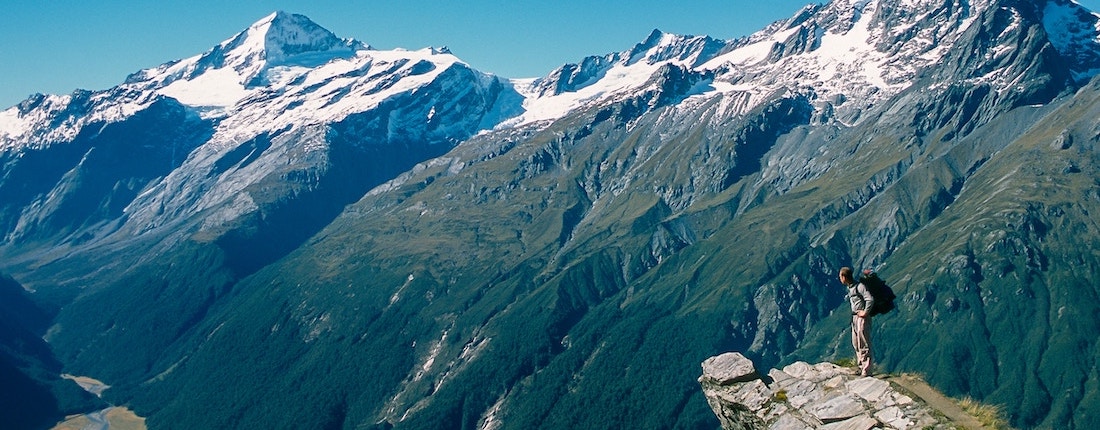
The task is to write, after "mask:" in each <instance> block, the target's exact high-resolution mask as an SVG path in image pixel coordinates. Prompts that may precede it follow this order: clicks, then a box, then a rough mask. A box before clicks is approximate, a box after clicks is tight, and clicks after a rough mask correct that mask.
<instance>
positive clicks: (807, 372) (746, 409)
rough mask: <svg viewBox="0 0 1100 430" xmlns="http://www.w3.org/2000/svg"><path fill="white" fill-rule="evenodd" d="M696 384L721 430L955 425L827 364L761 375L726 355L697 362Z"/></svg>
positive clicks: (885, 384)
mask: <svg viewBox="0 0 1100 430" xmlns="http://www.w3.org/2000/svg"><path fill="white" fill-rule="evenodd" d="M699 384H700V385H702V387H703V394H704V395H706V397H707V403H709V404H710V407H711V409H713V410H714V413H715V415H717V416H718V420H719V421H720V422H721V424H722V428H723V429H726V430H733V429H737V430H749V429H754V430H755V429H807V428H812V429H830V430H841V429H843V430H869V429H873V428H886V429H902V430H904V429H913V428H916V429H928V428H934V429H951V428H956V427H957V426H956V425H955V424H954V423H952V422H950V421H949V419H947V418H946V417H945V416H944V415H943V414H941V413H939V412H938V411H936V410H935V409H933V408H931V407H930V406H928V405H927V404H925V403H924V402H922V401H921V400H920V399H919V398H915V396H912V395H907V394H905V393H904V392H903V391H904V389H903V388H901V387H899V386H897V385H895V384H892V383H891V382H889V381H887V380H884V379H879V378H874V377H859V376H857V375H856V372H855V371H854V370H853V369H849V368H845V367H841V366H837V365H835V364H832V363H819V364H813V365H811V364H807V363H804V362H797V363H794V364H791V365H789V366H786V367H784V368H783V369H782V370H780V369H772V370H770V371H769V372H768V374H767V375H766V376H761V375H760V374H759V373H758V372H757V371H756V368H755V367H754V366H753V363H752V361H751V360H749V359H747V358H745V357H744V356H743V355H741V354H739V353H736V352H730V353H725V354H722V355H718V356H715V357H711V358H709V359H707V360H706V361H704V362H703V375H702V376H700V377H699Z"/></svg>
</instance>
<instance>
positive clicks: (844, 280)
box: [840, 267, 855, 285]
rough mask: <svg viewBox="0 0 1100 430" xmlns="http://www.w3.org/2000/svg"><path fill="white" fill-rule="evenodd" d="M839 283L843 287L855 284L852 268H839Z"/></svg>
mask: <svg viewBox="0 0 1100 430" xmlns="http://www.w3.org/2000/svg"><path fill="white" fill-rule="evenodd" d="M840 283H841V284H844V285H851V284H853V283H855V279H853V278H852V268H851V267H841V268H840Z"/></svg>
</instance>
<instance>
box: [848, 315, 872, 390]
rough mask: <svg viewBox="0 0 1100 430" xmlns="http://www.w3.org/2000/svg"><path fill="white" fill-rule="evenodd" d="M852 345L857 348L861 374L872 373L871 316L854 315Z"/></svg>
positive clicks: (867, 374) (857, 359) (857, 360)
mask: <svg viewBox="0 0 1100 430" xmlns="http://www.w3.org/2000/svg"><path fill="white" fill-rule="evenodd" d="M852 347H853V348H855V350H856V364H858V365H859V374H860V375H862V376H870V375H871V317H867V318H861V317H860V316H859V315H852Z"/></svg>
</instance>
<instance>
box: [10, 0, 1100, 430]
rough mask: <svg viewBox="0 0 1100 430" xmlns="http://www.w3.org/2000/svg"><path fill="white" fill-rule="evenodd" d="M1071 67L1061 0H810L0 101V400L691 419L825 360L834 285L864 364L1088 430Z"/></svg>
mask: <svg viewBox="0 0 1100 430" xmlns="http://www.w3.org/2000/svg"><path fill="white" fill-rule="evenodd" d="M1098 72H1100V18H1098V16H1097V15H1096V14H1094V13H1092V12H1090V11H1088V10H1086V9H1084V8H1082V7H1081V6H1079V5H1077V4H1076V3H1074V2H1072V1H1070V0H971V1H960V0H834V1H832V2H829V3H828V4H823V5H809V6H806V7H805V8H803V9H802V10H800V11H798V12H797V13H796V14H795V15H794V16H792V17H791V18H790V19H787V20H782V21H778V22H776V23H774V24H772V25H770V26H768V27H766V28H764V29H762V30H760V31H758V32H756V33H754V34H752V35H750V36H747V37H744V38H740V39H735V40H717V39H713V38H710V37H706V36H686V35H675V34H668V33H663V32H661V31H656V30H655V31H654V32H653V33H652V34H650V35H649V36H648V37H646V38H645V40H643V41H642V42H640V43H638V44H636V45H635V46H633V47H630V48H629V49H627V50H624V51H621V52H615V53H610V54H605V55H598V56H591V57H587V58H584V59H581V60H580V61H578V62H576V63H569V64H565V65H563V66H561V67H559V68H557V69H556V70H553V71H551V72H550V73H549V74H547V75H546V76H544V77H540V78H535V79H510V78H503V77H498V76H495V75H492V74H487V73H483V72H481V71H478V70H477V69H475V68H474V67H472V66H471V65H469V64H467V63H465V62H463V61H461V60H460V59H459V58H458V57H456V56H455V54H453V53H451V52H449V51H448V50H447V49H445V48H425V49H422V50H417V51H406V50H377V49H374V48H372V47H370V46H369V44H366V43H364V42H361V41H356V40H350V39H342V38H339V37H337V36H336V35H334V34H332V33H331V32H329V31H328V30H325V29H324V28H323V27H321V26H319V25H317V24H316V23H313V22H312V21H310V20H309V19H308V18H306V17H304V16H301V15H295V14H290V13H285V12H276V13H273V14H272V15H270V16H267V17H265V18H263V19H261V20H260V21H258V22H256V23H255V24H253V25H252V26H250V27H249V28H248V29H246V30H245V31H243V32H241V33H239V34H237V35H236V36H234V37H231V38H229V39H227V40H226V41H224V42H222V43H220V44H218V45H217V46H215V47H213V48H212V49H210V50H209V51H207V52H204V53H202V54H200V55H196V56H194V57H190V58H186V59H182V60H178V61H173V62H169V63H165V64H163V65H160V66H157V67H153V68H150V69H145V70H141V71H138V72H136V73H134V74H132V75H130V76H129V77H127V78H126V79H125V81H124V82H123V83H121V84H120V85H118V86H116V87H114V88H111V89H108V90H104V91H77V92H74V93H72V94H69V95H62V96H58V95H35V96H32V97H30V98H28V99H27V100H24V101H23V102H21V103H19V104H18V105H16V106H14V107H11V108H9V109H6V110H4V111H2V112H0V273H3V274H4V275H5V276H7V277H8V278H5V279H4V280H3V281H0V287H3V290H0V294H3V295H4V296H5V297H11V298H12V299H11V300H12V301H11V302H10V303H13V304H18V306H12V309H19V311H11V312H8V311H5V315H4V317H5V318H4V319H0V323H3V324H4V325H3V327H5V330H4V337H2V338H0V346H3V348H0V358H3V359H4V360H3V361H2V362H0V366H2V367H0V371H3V374H5V375H12V376H11V377H12V378H13V380H18V381H20V384H18V385H17V386H18V387H20V388H19V390H21V391H22V392H25V393H26V394H27V396H25V397H26V398H30V396H32V395H33V396H38V397H35V398H50V399H53V400H52V401H51V402H47V403H48V404H49V405H53V406H50V407H47V408H42V410H35V411H31V410H28V409H27V408H20V407H17V406H15V404H13V403H8V404H10V405H13V406H7V407H5V409H6V410H8V412H10V413H12V414H15V413H16V412H18V413H20V414H24V415H26V418H25V421H23V422H24V423H27V424H26V425H27V426H28V427H30V428H37V427H43V426H44V427H48V424H50V423H52V422H53V421H56V419H58V418H60V417H61V416H63V415H64V414H67V413H71V412H73V411H75V410H91V409H95V408H101V407H103V402H107V403H110V404H116V405H126V406H128V407H129V408H131V409H132V410H134V411H135V412H136V413H137V414H138V415H140V416H143V417H146V418H147V420H148V421H147V422H148V424H149V426H150V427H152V428H282V427H288V426H294V427H299V428H397V429H419V428H478V429H511V428H547V429H549V428H693V429H695V428H699V429H702V428H715V427H716V426H717V420H716V418H715V417H714V415H713V414H712V413H711V411H710V410H709V408H708V406H707V404H706V401H705V400H704V398H703V395H702V393H701V391H700V390H699V385H698V383H697V382H696V378H697V377H698V374H699V367H698V366H699V363H700V362H702V361H703V360H704V359H706V358H707V357H710V356H713V355H716V354H719V353H722V352H726V351H738V352H741V353H743V354H744V355H745V356H747V357H749V358H750V359H752V360H753V361H754V362H756V363H758V364H759V365H761V366H762V367H764V368H767V367H773V366H775V365H777V364H782V363H791V362H796V361H811V362H816V361H820V360H828V359H839V358H844V357H849V356H851V354H852V351H851V347H850V346H849V344H848V342H847V338H846V336H847V335H848V328H847V324H848V319H849V313H848V312H847V310H846V308H845V306H846V305H845V304H844V297H843V294H844V292H843V291H844V290H843V288H842V287H841V286H840V285H839V283H838V281H837V280H836V274H837V270H838V269H839V268H840V267H841V266H853V267H857V268H873V269H875V270H876V271H878V272H879V273H880V274H881V275H882V276H883V277H884V278H885V279H886V280H887V281H888V282H889V283H890V284H891V286H892V287H893V289H894V290H895V291H896V292H897V294H898V302H897V305H898V307H897V309H896V310H895V311H894V312H892V313H891V314H887V315H884V316H881V317H877V318H876V319H875V321H874V326H875V327H874V330H875V333H874V335H873V336H874V339H873V342H874V343H875V345H874V349H875V353H876V358H877V361H878V366H879V370H880V371H882V372H912V373H920V374H922V375H925V377H926V379H927V380H928V381H929V383H931V384H932V385H934V386H936V387H938V388H940V389H941V390H943V391H944V392H946V393H947V394H949V395H952V396H958V397H963V396H969V397H973V398H976V399H980V400H982V401H983V402H987V403H990V404H996V405H1000V406H1002V407H1003V408H1004V410H1005V413H1006V415H1007V416H1008V418H1009V419H1010V421H1011V422H1012V424H1013V425H1015V426H1019V427H1025V428H1032V427H1042V428H1052V427H1053V428H1082V429H1083V428H1095V427H1096V426H1097V425H1100V373H1098V370H1097V369H1098V368H1097V365H1096V363H1097V359H1098V358H1100V344H1098V342H1097V336H1096V334H1097V333H1100V291H1098V288H1097V286H1098V285H1100V279H1097V276H1098V275H1100V255H1098V254H1097V253H1096V250H1097V249H1100V226H1098V225H1097V222H1096V221H1095V219H1096V218H1095V217H1094V216H1092V215H1091V214H1094V213H1100V157H1098V154H1100V152H1098V148H1097V145H1098V144H1100V120H1098V118H1100V80H1097V79H1094V77H1095V76H1096V75H1097V74H1098ZM16 286H18V287H21V288H18V287H16ZM7 303H9V302H8V301H5V302H4V304H5V305H6V304H7ZM6 308H7V307H5V309H6ZM9 334H10V335H9ZM60 372H64V373H66V374H71V375H81V376H88V377H92V378H96V379H98V380H101V381H103V382H104V383H106V384H109V385H110V386H111V388H110V389H108V390H106V391H105V392H104V393H103V398H102V399H98V398H92V397H90V396H83V397H82V396H81V395H79V394H75V393H72V392H71V388H72V387H71V386H68V385H66V384H64V383H63V382H65V381H61V379H60V375H59V373H60ZM24 415H20V416H21V417H22V416H24ZM43 423H45V424H43Z"/></svg>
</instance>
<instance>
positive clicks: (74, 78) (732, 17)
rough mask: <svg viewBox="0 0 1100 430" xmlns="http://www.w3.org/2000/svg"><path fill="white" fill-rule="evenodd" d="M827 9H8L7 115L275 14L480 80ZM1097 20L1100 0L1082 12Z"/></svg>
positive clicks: (788, 4)
mask: <svg viewBox="0 0 1100 430" xmlns="http://www.w3.org/2000/svg"><path fill="white" fill-rule="evenodd" d="M824 2H826V0H680V1H668V0H595V1H592V0H556V1H551V0H542V1H534V0H512V1H509V0H461V1H459V0H437V1H429V0H387V1H378V0H360V1H350V0H346V1H336V0H315V1H277V0H250V1H223V0H193V1H174V0H154V1H142V0H108V1H103V2H95V1H84V0H48V1H47V0H43V1H37V0H36V1H18V0H3V2H2V3H3V4H2V5H0V6H2V8H0V10H2V13H0V109H5V108H7V107H10V106H12V105H14V104H16V103H18V102H19V101H21V100H23V99H25V98H26V97H27V96H29V95H30V94H33V93H36V92H41V93H47V94H67V93H69V92H72V91H73V90H74V89H76V88H84V89H92V90H100V89H106V88H110V87H113V86H115V85H118V84H120V83H122V81H123V80H124V79H125V78H126V76H127V75H128V74H130V73H133V72H136V71H138V70H140V69H144V68H148V67H153V66H157V65H159V64H162V63H165V62H168V61H171V60H176V59H181V58H186V57H190V56H192V55H197V54H200V53H203V52H205V51H206V50H208V49H210V48H211V47H213V46H214V45H216V44H218V43H219V42H221V41H223V40H225V39H228V38H230V37H232V36H233V35H235V34H236V33H238V32H240V31H242V30H244V29H246V28H247V27H248V26H249V25H250V24H252V23H253V22H255V21H258V20H259V19H261V18H263V17H264V16H266V15H268V14H270V13H271V12H274V11H276V10H283V11H287V12H291V13H299V14H303V15H306V16H308V17H310V18H311V19H312V20H313V21H315V22H317V23H318V24H320V25H321V26H322V27H325V28H327V29H329V30H330V31H332V32H333V33H335V34H336V35H337V36H340V37H350V38H355V39H358V40H360V41H363V42H365V43H368V44H370V45H372V46H374V47H375V48H378V49H393V48H407V49H420V48H424V47H428V46H447V47H449V48H450V49H451V51H452V52H454V54H455V55H456V56H458V57H459V58H460V59H462V60H464V61H465V62H467V63H469V64H470V65H472V66H473V67H474V68H477V69H479V70H483V71H486V72H491V73H495V74H497V75H500V76H504V77H510V78H521V77H536V76H543V75H545V74H547V73H549V72H550V71H552V70H553V69H554V68H556V67H557V66H560V65H562V64H565V63H571V62H577V61H579V60H581V59H583V58H584V57H585V56H588V55H602V54H606V53H611V52H618V51H623V50H626V49H629V48H630V47H631V46H633V44H635V43H637V42H641V41H642V40H644V39H645V37H646V36H648V35H649V32H650V31H652V30H653V29H655V28H656V29H660V30H662V31H665V32H670V33H677V34H691V35H703V34H706V35H709V36H712V37H715V38H719V39H732V38H736V37H740V36H744V35H747V34H750V33H752V32H754V31H756V30H759V29H761V28H763V27H764V26H765V25H767V24H768V23H771V22H773V21H776V20H779V19H785V18H788V17H790V16H792V15H793V14H794V13H795V12H797V11H798V9H799V8H801V7H802V6H804V5H806V4H810V3H824ZM1079 3H1082V4H1085V5H1086V6H1088V7H1090V8H1093V10H1096V9H1098V8H1100V0H1080V1H1079Z"/></svg>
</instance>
